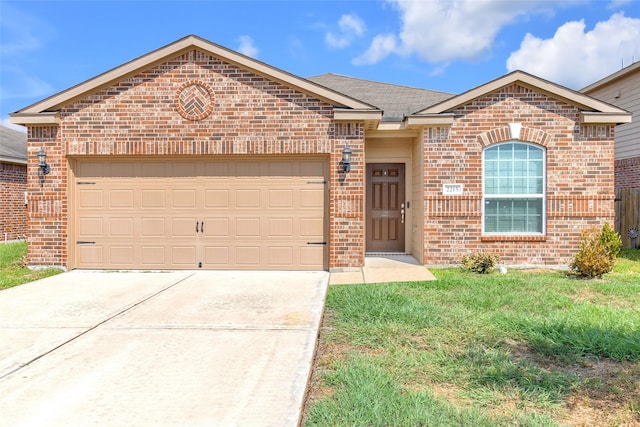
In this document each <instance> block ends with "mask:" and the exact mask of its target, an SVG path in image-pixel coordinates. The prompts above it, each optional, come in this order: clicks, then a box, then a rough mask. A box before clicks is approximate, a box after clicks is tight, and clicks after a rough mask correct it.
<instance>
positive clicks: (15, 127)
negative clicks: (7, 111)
mask: <svg viewBox="0 0 640 427" xmlns="http://www.w3.org/2000/svg"><path fill="white" fill-rule="evenodd" d="M0 123H1V124H2V126H4V127H6V128H10V129H13V130H17V131H18V132H22V133H27V128H26V127H24V126H21V125H14V124H13V123H11V121H10V119H9V117H5V118H4V119H2V122H0Z"/></svg>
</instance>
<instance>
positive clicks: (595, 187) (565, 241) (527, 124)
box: [423, 84, 614, 265]
mask: <svg viewBox="0 0 640 427" xmlns="http://www.w3.org/2000/svg"><path fill="white" fill-rule="evenodd" d="M454 114H455V117H456V118H455V120H454V124H453V126H452V127H451V128H431V129H427V130H426V131H425V132H424V138H425V140H424V157H425V164H424V173H425V178H424V186H425V200H424V203H425V226H424V233H425V256H424V259H423V261H424V263H425V264H427V265H439V264H452V263H457V262H459V260H460V257H461V256H462V255H464V254H468V253H471V252H476V251H488V252H493V253H497V254H499V255H500V256H501V257H502V262H503V263H505V264H512V265H513V264H534V265H536V264H538V265H545V264H546V265H566V264H568V263H569V262H570V260H571V258H572V256H573V255H574V254H575V251H576V250H577V244H578V239H579V236H580V233H581V231H582V229H584V228H586V227H590V226H592V225H601V224H603V223H604V222H605V221H609V222H610V223H613V216H614V212H613V200H614V195H613V181H614V176H613V148H614V145H613V126H586V125H583V126H581V125H580V124H579V111H578V110H577V109H576V108H574V107H572V106H570V105H568V104H565V103H563V102H561V101H558V100H554V99H551V98H548V97H546V96H544V95H542V94H539V93H536V92H533V91H531V90H530V89H527V88H524V87H522V86H519V85H515V84H514V85H511V86H509V87H506V88H503V89H501V90H499V91H497V92H495V93H493V94H490V95H488V96H485V97H482V98H480V99H477V100H475V101H473V102H471V103H469V104H467V105H465V106H463V107H461V108H460V109H459V110H456V111H455V112H454ZM512 122H518V123H522V131H521V134H520V140H521V141H526V142H532V143H536V144H538V145H540V146H543V147H545V148H546V162H547V181H546V191H547V219H546V235H545V236H536V237H507V236H504V237H503V236H500V237H489V236H484V237H483V236H482V206H481V203H482V150H483V148H484V147H486V146H489V145H491V144H495V143H498V142H504V141H509V140H510V139H511V138H510V133H509V130H508V123H512ZM454 182H455V183H460V184H464V195H463V196H453V197H452V196H443V195H442V194H441V190H442V184H444V183H454Z"/></svg>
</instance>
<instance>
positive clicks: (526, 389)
mask: <svg viewBox="0 0 640 427" xmlns="http://www.w3.org/2000/svg"><path fill="white" fill-rule="evenodd" d="M432 271H433V273H434V274H435V275H436V277H437V278H438V280H437V281H433V282H415V283H392V284H380V285H351V286H332V287H330V289H329V294H328V297H327V305H326V307H327V309H326V313H325V320H324V324H323V328H322V331H321V337H320V341H319V349H318V358H317V361H316V366H315V369H314V373H313V377H312V382H311V384H312V385H311V389H310V394H309V399H308V402H307V404H308V405H307V409H306V413H305V425H306V426H315V425H318V426H555V425H574V426H578V425H580V426H582V425H585V426H586V425H604V426H606V425H611V426H618V425H620V426H626V425H640V251H637V250H625V251H623V252H622V254H621V256H620V258H619V260H618V264H617V265H616V269H615V271H614V272H613V273H610V274H608V275H605V277H604V279H602V280H590V281H588V280H579V279H575V278H570V277H567V276H566V274H565V273H563V272H551V271H537V272H525V271H516V270H510V271H509V272H508V273H507V274H506V275H500V274H498V273H496V274H490V275H475V274H471V273H465V272H463V271H462V270H460V269H457V268H450V269H440V270H432Z"/></svg>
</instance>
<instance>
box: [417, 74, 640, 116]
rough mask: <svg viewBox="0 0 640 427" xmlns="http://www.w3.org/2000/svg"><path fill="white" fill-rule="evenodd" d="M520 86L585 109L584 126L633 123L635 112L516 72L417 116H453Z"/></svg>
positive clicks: (418, 113) (421, 111)
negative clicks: (475, 102) (484, 98)
mask: <svg viewBox="0 0 640 427" xmlns="http://www.w3.org/2000/svg"><path fill="white" fill-rule="evenodd" d="M514 83H517V84H520V85H522V86H524V87H527V88H530V89H532V90H535V91H537V92H540V93H543V94H545V95H547V96H549V97H551V98H555V99H561V100H563V101H565V102H567V103H568V104H570V105H573V106H575V107H576V108H578V109H580V110H581V121H582V123H617V124H619V123H629V122H630V121H631V113H629V112H628V111H625V110H623V109H621V108H618V107H616V106H613V105H611V104H607V103H606V102H602V101H599V100H597V99H595V98H592V97H590V96H588V95H585V94H583V93H580V92H576V91H574V90H571V89H568V88H566V87H564V86H560V85H558V84H555V83H551V82H549V81H547V80H544V79H541V78H540V77H536V76H533V75H531V74H528V73H525V72H524V71H513V72H511V73H509V74H506V75H504V76H502V77H500V78H498V79H495V80H492V81H490V82H488V83H485V84H483V85H481V86H478V87H476V88H474V89H471V90H468V91H466V92H464V93H462V94H460V95H458V96H455V97H453V98H450V99H448V100H445V101H443V102H440V103H439V104H435V105H432V106H430V107H427V108H425V109H423V110H420V111H418V112H416V113H415V114H414V115H413V116H433V115H441V114H443V113H451V112H452V111H453V110H455V109H456V108H458V107H460V106H462V105H465V104H468V103H469V102H472V101H473V100H475V99H478V98H480V97H482V96H485V95H487V94H489V93H492V92H495V91H497V90H499V89H501V88H503V87H506V86H509V85H511V84H514Z"/></svg>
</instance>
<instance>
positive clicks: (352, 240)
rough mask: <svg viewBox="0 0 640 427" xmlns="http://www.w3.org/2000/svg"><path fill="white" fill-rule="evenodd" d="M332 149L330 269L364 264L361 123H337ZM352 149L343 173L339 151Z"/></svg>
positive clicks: (363, 169)
mask: <svg viewBox="0 0 640 427" xmlns="http://www.w3.org/2000/svg"><path fill="white" fill-rule="evenodd" d="M335 128H336V131H335V140H334V144H333V147H332V151H331V160H330V162H331V164H330V167H329V169H330V186H331V187H330V190H329V199H330V201H329V212H330V213H329V245H330V246H329V253H330V256H329V268H330V269H332V268H343V267H361V266H363V265H364V252H365V228H364V227H365V220H364V191H365V189H364V185H365V182H364V181H365V159H364V125H363V124H362V123H338V124H336V125H335ZM346 145H349V147H350V148H351V151H352V153H353V154H352V155H351V171H350V172H348V173H345V172H343V167H342V162H341V160H342V150H343V149H344V147H345V146H346Z"/></svg>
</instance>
